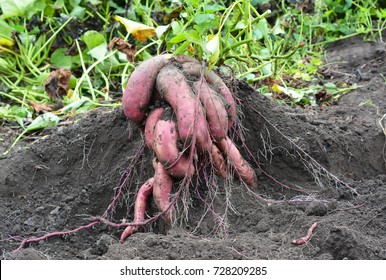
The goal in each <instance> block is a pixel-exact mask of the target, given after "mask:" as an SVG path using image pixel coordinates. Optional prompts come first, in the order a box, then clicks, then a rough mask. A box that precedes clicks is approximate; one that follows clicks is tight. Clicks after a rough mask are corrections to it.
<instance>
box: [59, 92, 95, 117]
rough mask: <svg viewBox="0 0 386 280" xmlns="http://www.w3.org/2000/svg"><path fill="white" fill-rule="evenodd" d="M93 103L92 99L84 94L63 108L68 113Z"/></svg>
mask: <svg viewBox="0 0 386 280" xmlns="http://www.w3.org/2000/svg"><path fill="white" fill-rule="evenodd" d="M91 105H92V103H91V102H90V99H89V98H87V97H85V96H83V97H82V98H80V99H78V100H76V101H74V102H72V103H71V104H68V105H67V106H65V107H63V108H62V110H61V111H62V113H63V114H66V113H68V112H71V111H75V110H78V109H79V108H81V107H90V106H91Z"/></svg>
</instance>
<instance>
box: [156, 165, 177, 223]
mask: <svg viewBox="0 0 386 280" xmlns="http://www.w3.org/2000/svg"><path fill="white" fill-rule="evenodd" d="M153 168H154V170H155V174H154V184H153V198H154V202H155V204H156V205H157V207H158V209H159V210H160V211H161V212H164V211H166V212H165V213H164V214H163V217H164V218H165V221H166V224H167V225H168V226H170V225H171V224H172V221H173V208H172V207H170V194H171V191H172V188H173V180H172V178H171V177H170V175H169V174H168V173H167V171H166V170H165V169H164V167H163V165H162V163H160V162H157V160H156V159H153ZM169 207H170V208H169ZM168 208H169V209H168Z"/></svg>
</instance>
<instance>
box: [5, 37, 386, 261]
mask: <svg viewBox="0 0 386 280" xmlns="http://www.w3.org/2000/svg"><path fill="white" fill-rule="evenodd" d="M385 55H386V48H385V44H382V43H374V42H364V41H363V40H362V38H352V39H350V40H346V41H341V42H339V43H336V44H333V45H331V46H330V47H329V49H328V51H327V54H326V60H327V61H328V62H329V63H330V64H329V65H330V66H329V67H328V68H325V69H324V71H323V74H324V82H328V81H330V80H334V81H336V80H339V81H345V82H346V83H348V84H350V83H357V84H358V85H359V86H360V87H359V88H358V89H357V90H355V91H353V92H350V93H348V94H347V95H345V96H344V97H342V98H341V99H340V100H339V101H338V102H336V103H334V104H333V105H331V106H326V107H324V109H323V110H316V109H301V108H295V109H294V108H289V107H285V106H279V105H277V103H276V102H275V101H273V100H270V99H269V98H267V97H264V96H261V95H259V94H257V93H256V92H255V91H254V90H253V89H252V88H251V87H249V86H248V85H247V84H245V83H243V82H238V83H237V84H236V88H235V90H236V92H237V95H238V97H239V100H240V106H239V107H240V108H241V110H242V112H241V115H242V118H241V124H242V127H243V129H242V131H243V135H244V139H243V138H241V137H239V138H238V140H237V141H236V142H237V144H238V145H239V147H241V150H242V151H243V154H244V156H245V158H247V159H248V161H249V162H250V163H251V164H252V165H253V166H254V168H255V169H256V172H257V174H258V179H259V186H258V188H257V189H256V190H254V191H253V192H250V191H249V190H248V188H246V187H245V186H244V185H242V184H240V182H239V181H238V180H236V179H235V180H233V182H231V183H229V182H225V181H221V180H220V181H219V182H218V193H217V197H216V198H215V199H214V201H213V207H212V209H208V207H206V206H205V204H204V203H203V201H202V200H201V198H202V197H208V196H209V192H205V189H207V188H206V186H200V187H199V191H198V194H199V195H198V194H197V192H196V191H195V190H194V187H192V189H191V197H190V200H189V201H188V202H189V205H188V206H189V212H188V213H187V214H186V213H184V211H183V207H182V205H181V204H179V206H180V207H178V211H179V212H178V213H179V214H180V215H179V219H178V223H177V224H176V225H175V226H174V228H173V229H172V230H170V231H169V232H167V234H165V233H164V230H163V225H162V221H156V222H153V223H151V224H150V225H147V226H145V227H143V229H142V230H141V231H140V232H139V233H137V234H134V235H133V236H131V237H130V238H129V239H128V240H127V241H126V243H124V244H120V243H119V242H118V237H119V235H120V233H121V232H122V230H123V228H113V227H109V226H106V225H101V224H98V225H95V226H93V227H90V228H88V229H84V230H81V231H78V232H76V233H73V234H69V235H64V236H58V237H52V238H48V239H46V240H42V241H39V242H37V243H33V244H29V245H27V246H26V248H24V249H21V250H19V251H18V252H12V251H13V250H15V249H16V248H18V246H19V245H20V241H21V240H22V239H23V238H31V237H38V236H42V235H44V234H45V233H49V232H55V231H64V230H71V229H74V228H77V227H79V226H82V225H86V224H89V223H90V219H91V218H92V217H95V216H101V215H103V213H104V212H105V210H106V209H107V207H108V205H109V204H110V202H111V200H112V198H113V196H114V190H115V189H116V188H117V187H118V186H119V185H120V182H122V180H123V179H124V178H125V177H126V175H127V174H128V173H130V174H131V177H130V180H129V181H128V182H127V184H125V189H124V195H123V196H122V197H121V198H120V200H119V203H118V206H117V208H116V211H115V212H114V213H113V215H112V217H111V218H112V219H113V220H114V221H115V222H121V221H122V220H124V219H125V220H126V221H130V220H131V219H132V202H133V198H134V196H135V192H136V190H137V188H138V187H139V186H140V185H141V184H142V183H143V182H144V181H146V180H147V179H148V178H149V177H151V176H152V173H153V170H152V168H151V160H152V157H153V156H152V154H151V152H149V151H148V150H146V149H144V150H143V151H142V149H141V148H142V147H143V142H144V139H143V137H142V135H141V133H140V131H139V130H138V129H137V128H136V127H135V126H134V125H133V124H131V123H129V122H128V121H127V120H126V119H125V117H124V115H123V113H122V111H121V110H120V109H115V110H106V109H97V110H94V111H92V112H89V113H87V114H85V115H83V116H81V117H78V118H76V119H74V120H73V122H68V123H67V124H66V125H62V126H59V127H58V128H52V129H49V130H45V131H44V133H43V134H44V135H45V136H44V137H39V139H38V140H35V141H34V142H32V143H28V144H26V143H24V144H21V145H19V146H18V148H17V149H16V150H15V151H14V152H13V153H12V154H11V155H10V156H8V157H6V158H2V159H0V164H1V169H0V221H1V222H0V232H1V237H0V238H1V242H0V248H1V252H2V258H3V259H386V234H385V233H386V174H385V171H386V165H385V134H384V131H383V129H382V126H381V125H383V126H384V127H385V126H386V123H385V122H383V124H382V123H381V125H380V123H379V122H380V119H381V118H382V116H383V115H384V114H386V83H385V77H384V76H382V74H385V75H386V61H385ZM0 134H1V138H3V139H8V140H9V141H11V140H12V138H13V137H14V136H15V135H14V134H13V132H12V131H11V130H7V129H6V128H5V127H2V128H1V131H0ZM242 140H243V141H242ZM243 143H245V145H246V147H247V148H246V147H243ZM7 144H8V142H7V141H6V142H3V143H2V144H1V145H0V150H1V152H2V151H4V149H5V147H6V146H7ZM136 157H137V158H138V161H137V163H136V165H135V166H131V167H130V163H131V162H132V160H133V159H134V158H136ZM148 214H149V215H154V214H156V208H155V207H154V206H152V205H150V208H149V211H148ZM185 214H186V215H185ZM314 222H317V227H316V228H315V230H314V232H313V235H312V237H311V239H310V240H309V241H308V242H307V243H306V244H304V245H293V244H292V243H291V241H292V240H293V239H297V238H300V237H302V236H304V235H306V233H307V230H308V228H309V227H310V226H311V225H312V224H313V223H314Z"/></svg>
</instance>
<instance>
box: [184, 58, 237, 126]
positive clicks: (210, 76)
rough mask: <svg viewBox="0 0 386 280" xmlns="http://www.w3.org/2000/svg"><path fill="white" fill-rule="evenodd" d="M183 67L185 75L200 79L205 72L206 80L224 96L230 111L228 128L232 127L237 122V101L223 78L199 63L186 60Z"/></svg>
mask: <svg viewBox="0 0 386 280" xmlns="http://www.w3.org/2000/svg"><path fill="white" fill-rule="evenodd" d="M181 68H182V72H183V73H184V74H185V75H188V76H193V77H196V78H198V79H200V78H201V75H202V74H204V77H205V79H206V81H207V82H208V83H209V84H210V85H211V86H212V87H213V88H214V90H215V91H216V92H218V93H219V94H220V95H221V96H222V97H223V98H224V101H225V102H224V107H225V108H226V111H227V113H228V128H231V127H232V126H233V125H234V124H235V123H236V122H237V111H236V102H235V100H234V98H233V95H232V92H231V91H230V90H229V88H228V87H227V86H226V84H225V83H224V82H223V80H222V79H221V78H220V77H219V76H218V75H217V74H216V73H214V72H213V71H208V68H204V69H202V65H201V64H199V63H194V62H185V63H182V64H181Z"/></svg>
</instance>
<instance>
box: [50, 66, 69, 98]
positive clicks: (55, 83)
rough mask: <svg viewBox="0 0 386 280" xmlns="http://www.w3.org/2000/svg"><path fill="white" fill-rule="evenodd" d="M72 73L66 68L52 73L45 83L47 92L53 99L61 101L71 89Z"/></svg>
mask: <svg viewBox="0 0 386 280" xmlns="http://www.w3.org/2000/svg"><path fill="white" fill-rule="evenodd" d="M70 78H71V71H70V70H68V69H65V68H60V69H57V70H55V71H52V72H51V74H50V76H49V77H48V79H47V80H46V82H45V87H46V92H47V93H48V95H49V96H50V97H51V99H53V100H55V99H60V97H61V96H65V95H66V94H67V91H68V90H69V88H70V83H69V82H70Z"/></svg>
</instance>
